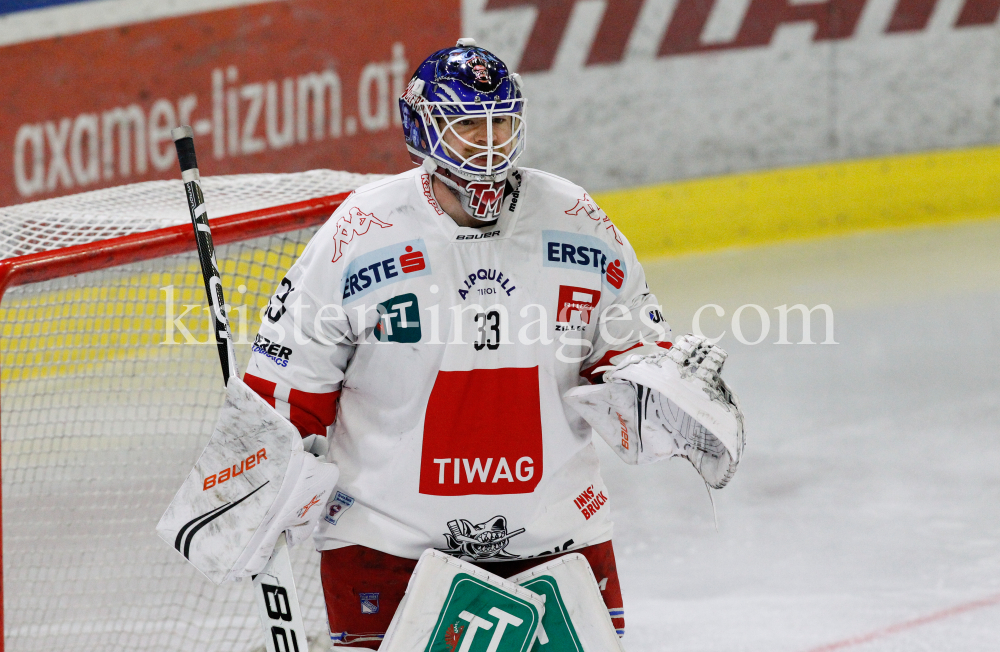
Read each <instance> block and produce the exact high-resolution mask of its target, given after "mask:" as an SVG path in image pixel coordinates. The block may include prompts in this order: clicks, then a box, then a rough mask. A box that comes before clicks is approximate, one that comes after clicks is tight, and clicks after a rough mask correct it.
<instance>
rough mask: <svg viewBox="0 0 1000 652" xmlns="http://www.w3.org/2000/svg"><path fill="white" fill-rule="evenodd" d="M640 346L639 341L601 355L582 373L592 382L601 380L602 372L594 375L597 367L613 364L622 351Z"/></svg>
mask: <svg viewBox="0 0 1000 652" xmlns="http://www.w3.org/2000/svg"><path fill="white" fill-rule="evenodd" d="M655 344H656V346H659V347H661V348H664V349H669V348H670V347H671V346H673V345H672V344H671V343H670V342H655ZM640 346H642V342H637V343H635V344H633V345H632V346H630V347H628V348H627V349H622V350H620V351H608V352H607V353H605V354H604V355H603V356H602V357H601V359H600V360H598V361H597V362H595V363H594V364H592V365H590V366H589V367H587V368H586V369H584V370H583V371H581V372H580V375H581V376H582V377H583V378H585V379H586V380H589V381H590V382H595V381H597V380H599V377H600V374H598V375H597V377H594V370H595V369H597V368H598V367H606V366H608V365H609V364H611V358H613V357H615V356H616V355H621V354H622V353H627V352H629V351H631V350H632V349H635V348H638V347H640Z"/></svg>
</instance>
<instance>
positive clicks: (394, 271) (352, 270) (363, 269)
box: [344, 239, 431, 304]
mask: <svg viewBox="0 0 1000 652" xmlns="http://www.w3.org/2000/svg"><path fill="white" fill-rule="evenodd" d="M430 273H431V265H430V262H429V261H428V259H427V247H426V245H424V241H423V240H420V239H417V240H410V241H408V242H400V243H399V244H394V245H390V246H388V247H383V248H382V249H376V250H375V251H369V252H368V253H366V254H363V255H361V256H358V257H357V258H355V259H354V260H352V261H351V262H350V263H349V264H348V265H347V269H345V270H344V303H345V304H347V303H351V302H354V301H357V300H358V299H360V298H362V297H364V296H366V295H367V294H368V293H370V292H374V291H375V290H378V289H381V288H383V287H387V286H389V285H392V284H393V283H398V282H399V281H402V280H403V279H404V278H416V277H418V276H426V275H428V274H430Z"/></svg>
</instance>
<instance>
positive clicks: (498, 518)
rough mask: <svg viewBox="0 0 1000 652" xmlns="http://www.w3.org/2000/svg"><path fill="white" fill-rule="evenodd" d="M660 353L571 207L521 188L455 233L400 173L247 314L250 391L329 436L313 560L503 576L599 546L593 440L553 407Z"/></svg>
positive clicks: (554, 192) (573, 194)
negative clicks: (358, 550)
mask: <svg viewBox="0 0 1000 652" xmlns="http://www.w3.org/2000/svg"><path fill="white" fill-rule="evenodd" d="M668 337H669V330H668V328H667V327H666V324H665V323H663V320H662V317H661V313H660V309H659V306H658V305H657V303H656V298H655V297H654V296H653V295H651V294H650V293H649V290H648V288H647V287H646V281H645V276H644V274H643V271H642V268H641V267H640V265H639V262H638V260H637V259H636V257H635V253H634V252H633V250H632V248H631V246H630V245H629V243H628V241H627V240H626V239H625V237H624V236H623V235H621V233H619V232H618V231H617V229H616V228H615V227H614V225H613V224H612V223H611V221H610V220H609V219H608V217H607V216H606V215H605V214H604V213H603V212H602V211H601V209H600V208H599V207H598V206H597V205H596V204H595V203H594V202H593V201H592V200H591V198H590V197H589V196H588V195H587V193H586V192H585V191H584V190H583V189H582V188H580V187H579V186H576V185H574V184H572V183H570V182H568V181H566V180H564V179H561V178H559V177H556V176H553V175H550V174H547V173H545V172H541V171H538V170H532V169H528V168H524V169H521V170H519V171H518V173H517V174H516V175H512V183H511V185H510V186H509V187H508V188H507V193H506V195H505V196H504V198H503V199H502V211H501V217H500V218H499V220H498V221H497V223H496V224H495V225H493V226H488V227H483V228H464V227H459V226H458V225H457V224H456V223H455V222H454V221H453V220H452V219H451V218H450V217H449V216H447V215H446V214H444V213H443V212H442V211H441V209H440V208H439V207H438V205H437V203H436V202H435V200H434V196H433V193H432V191H431V182H430V178H429V176H428V174H427V173H426V172H425V171H424V170H423V169H422V168H415V169H413V170H411V171H409V172H406V173H403V174H400V175H397V176H395V177H391V178H388V179H384V180H381V181H379V182H376V183H374V184H369V185H367V186H363V187H362V188H360V189H358V190H357V191H355V192H354V193H353V194H352V195H351V196H350V197H349V198H348V199H347V200H345V202H344V203H343V204H342V205H341V206H340V208H338V209H337V211H336V212H335V213H334V214H333V216H332V217H331V218H330V220H329V221H328V222H327V223H326V224H325V225H324V226H323V227H321V228H320V229H319V231H317V233H316V235H315V236H314V237H313V238H312V240H311V241H310V243H309V244H308V246H307V247H306V248H305V250H304V251H303V253H302V255H301V257H300V258H299V259H298V261H297V262H296V263H295V264H294V265H293V266H292V267H291V269H290V270H289V271H288V273H287V275H286V276H285V278H284V279H282V281H281V282H280V284H279V286H278V289H277V291H276V292H275V294H274V296H273V297H272V298H271V300H270V303H269V305H268V306H267V308H266V309H265V310H264V311H263V321H262V325H261V328H260V333H259V336H258V338H257V342H256V345H255V346H254V353H253V356H252V359H251V361H250V364H249V366H248V371H247V374H246V382H247V384H248V385H250V386H251V387H253V388H254V389H255V390H256V391H257V392H258V393H259V394H260V395H261V396H263V397H264V398H265V399H266V400H268V401H269V402H270V403H271V404H272V405H274V406H275V408H276V409H277V410H278V412H279V413H282V414H284V415H285V416H287V417H288V418H289V419H290V420H291V421H292V422H293V423H294V424H295V425H296V426H297V427H298V428H299V431H300V432H301V433H302V434H303V435H311V434H317V435H327V434H328V433H329V435H330V436H329V437H328V439H329V444H330V449H329V452H328V456H329V459H330V461H332V462H334V463H336V464H337V466H338V467H339V469H340V480H339V483H338V486H337V488H336V490H335V491H334V492H333V493H332V494H331V498H330V501H329V502H328V503H327V505H326V508H325V511H324V518H323V519H321V520H320V523H319V528H318V529H317V534H316V539H317V547H318V548H319V549H320V550H332V549H335V548H338V547H342V546H346V545H352V544H356V545H362V546H366V547H368V548H373V549H375V550H380V551H382V552H385V553H388V554H391V555H395V556H397V557H404V558H409V559H417V558H418V557H419V556H420V554H421V553H422V552H423V551H424V550H426V549H427V548H436V549H439V550H442V551H444V552H448V553H449V554H453V555H456V556H459V557H461V558H463V559H466V560H470V561H474V562H475V561H503V560H513V559H520V558H527V557H534V556H538V555H541V554H545V553H547V552H549V553H550V552H552V551H554V550H559V551H561V550H563V546H564V545H565V543H566V542H567V541H570V540H573V541H575V544H574V546H576V547H580V546H585V545H592V544H596V543H602V542H604V541H608V540H610V538H611V532H612V526H611V520H610V518H609V517H608V513H609V511H610V509H609V508H608V506H607V490H606V488H605V486H604V483H603V481H602V479H601V476H600V472H599V464H598V459H597V453H596V451H595V449H594V445H593V443H592V436H591V429H590V426H589V425H588V424H587V423H586V422H585V421H584V420H583V419H582V418H581V417H580V416H579V415H577V414H576V413H575V412H574V411H573V410H571V409H569V408H567V407H566V406H565V405H564V404H563V402H562V395H563V394H564V393H565V392H566V391H567V390H568V389H570V388H572V387H576V386H578V385H581V384H584V383H586V382H588V381H590V380H591V379H593V378H594V377H595V375H596V369H597V368H598V367H601V366H603V365H606V364H608V362H609V360H611V359H612V358H614V357H615V356H617V355H619V354H620V353H621V352H622V351H624V350H627V349H631V348H633V347H636V346H639V345H640V344H641V343H643V342H645V343H647V344H651V343H653V342H656V341H665V340H666V339H667V338H668Z"/></svg>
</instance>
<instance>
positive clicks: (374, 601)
mask: <svg viewBox="0 0 1000 652" xmlns="http://www.w3.org/2000/svg"><path fill="white" fill-rule="evenodd" d="M359 596H360V598H361V613H363V614H377V613H378V593H361V594H359Z"/></svg>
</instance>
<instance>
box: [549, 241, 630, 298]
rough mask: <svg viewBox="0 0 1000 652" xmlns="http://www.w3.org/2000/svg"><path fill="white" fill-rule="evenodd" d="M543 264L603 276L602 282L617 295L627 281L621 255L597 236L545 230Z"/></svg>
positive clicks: (626, 273)
mask: <svg viewBox="0 0 1000 652" xmlns="http://www.w3.org/2000/svg"><path fill="white" fill-rule="evenodd" d="M542 265H544V266H545V267H561V268H563V269H575V270H578V271H582V272H593V273H594V274H600V275H601V282H602V283H603V284H604V285H605V286H607V288H608V289H609V290H610V291H611V293H612V294H615V295H617V294H618V293H619V292H620V291H621V288H622V285H624V283H625V279H626V278H628V270H627V269H626V267H625V262H624V261H623V260H622V259H621V256H620V255H619V254H617V253H615V251H614V250H613V249H611V247H609V246H608V245H607V244H605V243H604V242H603V241H601V240H600V239H598V238H595V237H594V236H590V235H584V234H582V233H568V232H566V231H542Z"/></svg>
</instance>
